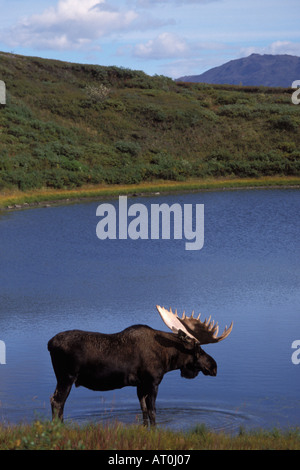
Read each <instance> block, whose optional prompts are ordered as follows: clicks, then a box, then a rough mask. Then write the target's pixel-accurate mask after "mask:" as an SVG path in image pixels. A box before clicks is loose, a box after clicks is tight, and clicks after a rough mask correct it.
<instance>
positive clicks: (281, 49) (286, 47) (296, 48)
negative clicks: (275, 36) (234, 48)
mask: <svg viewBox="0 0 300 470" xmlns="http://www.w3.org/2000/svg"><path fill="white" fill-rule="evenodd" d="M254 53H256V54H272V55H276V54H289V55H295V56H300V43H299V42H291V41H275V42H272V43H271V44H268V45H267V46H264V47H259V46H249V47H245V48H243V49H241V51H240V57H247V56H248V55H250V54H254Z"/></svg>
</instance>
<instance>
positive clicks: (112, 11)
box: [0, 0, 138, 49]
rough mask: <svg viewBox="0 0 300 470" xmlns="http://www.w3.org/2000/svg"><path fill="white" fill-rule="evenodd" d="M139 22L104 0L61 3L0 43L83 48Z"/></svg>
mask: <svg viewBox="0 0 300 470" xmlns="http://www.w3.org/2000/svg"><path fill="white" fill-rule="evenodd" d="M137 18H138V14H137V13H136V12H135V11H133V10H128V11H121V10H118V9H116V8H112V7H110V6H109V5H107V4H106V3H105V0H84V1H82V0H59V1H58V3H57V5H56V6H55V7H50V8H48V9H46V10H45V11H44V12H43V13H41V14H36V15H32V16H30V17H29V18H24V19H23V20H21V21H20V22H19V23H17V24H16V25H15V26H13V27H12V28H10V29H9V30H7V31H5V32H3V33H2V34H1V35H0V39H2V41H3V42H6V43H7V44H8V45H10V46H19V45H22V46H23V47H24V46H25V47H28V46H34V47H38V48H48V49H74V48H81V47H82V46H85V45H86V44H88V43H89V42H91V41H93V40H95V39H98V38H101V37H103V36H104V35H110V34H113V33H116V32H121V31H124V30H127V29H128V28H130V26H131V25H132V24H133V23H134V22H135V20H136V19H137Z"/></svg>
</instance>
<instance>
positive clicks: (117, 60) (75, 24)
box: [0, 0, 300, 78]
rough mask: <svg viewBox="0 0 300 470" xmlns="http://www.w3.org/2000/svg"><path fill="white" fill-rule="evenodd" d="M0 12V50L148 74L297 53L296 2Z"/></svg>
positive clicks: (136, 1)
mask: <svg viewBox="0 0 300 470" xmlns="http://www.w3.org/2000/svg"><path fill="white" fill-rule="evenodd" d="M0 11H1V14H0V50H1V51H4V52H14V53H16V54H23V55H29V56H39V57H45V58H51V59H60V60H66V61H69V62H79V63H89V64H99V65H117V66H122V67H129V68H131V69H137V70H143V71H144V72H146V73H148V74H150V75H154V74H158V75H160V74H163V75H167V76H169V77H172V78H177V77H180V76H183V75H196V74H200V73H202V72H205V71H206V70H208V69H210V68H211V67H215V66H218V65H221V64H223V63H225V62H227V61H229V60H232V59H238V58H240V57H246V56H248V55H250V54H251V53H253V52H256V53H260V54H291V55H297V56H300V28H299V15H298V13H299V0H9V1H7V0H0ZM299 78H300V77H299Z"/></svg>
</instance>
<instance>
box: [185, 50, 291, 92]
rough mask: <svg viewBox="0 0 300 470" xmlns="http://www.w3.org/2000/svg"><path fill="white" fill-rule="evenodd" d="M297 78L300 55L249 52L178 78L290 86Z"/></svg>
mask: <svg viewBox="0 0 300 470" xmlns="http://www.w3.org/2000/svg"><path fill="white" fill-rule="evenodd" d="M294 80H300V57H296V56H291V55H287V54H285V55H271V54H264V55H260V54H251V55H250V56H249V57H244V58H242V59H236V60H231V61H230V62H227V63H226V64H223V65H221V66H219V67H214V68H212V69H210V70H208V71H207V72H204V73H202V74H201V75H192V76H187V77H181V78H179V79H178V81H184V82H195V83H212V84H228V85H243V86H268V87H290V86H291V85H292V83H293V81H294Z"/></svg>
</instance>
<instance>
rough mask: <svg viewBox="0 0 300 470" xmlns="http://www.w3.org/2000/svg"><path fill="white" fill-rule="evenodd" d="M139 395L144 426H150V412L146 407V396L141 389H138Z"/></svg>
mask: <svg viewBox="0 0 300 470" xmlns="http://www.w3.org/2000/svg"><path fill="white" fill-rule="evenodd" d="M137 395H138V399H139V401H140V405H141V410H142V413H143V425H144V426H148V410H147V405H146V395H145V394H144V392H143V390H142V389H141V388H140V387H137Z"/></svg>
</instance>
